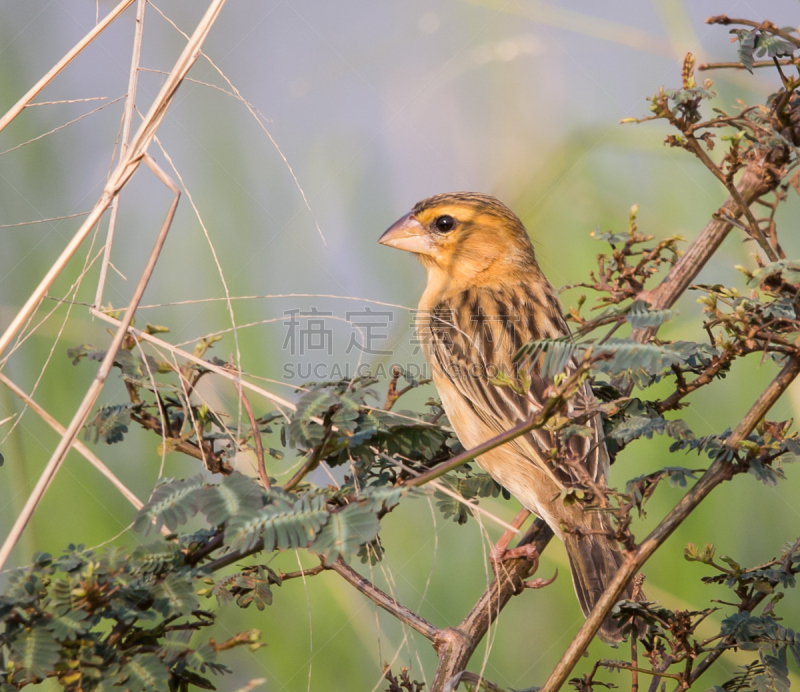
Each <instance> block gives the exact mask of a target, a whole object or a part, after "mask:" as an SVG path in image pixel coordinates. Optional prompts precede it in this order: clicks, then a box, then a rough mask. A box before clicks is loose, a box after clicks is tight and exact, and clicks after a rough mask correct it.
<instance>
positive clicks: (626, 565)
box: [541, 358, 800, 692]
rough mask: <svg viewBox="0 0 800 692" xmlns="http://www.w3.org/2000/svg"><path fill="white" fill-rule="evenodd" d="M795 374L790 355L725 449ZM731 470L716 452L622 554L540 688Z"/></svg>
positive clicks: (556, 677) (563, 673)
mask: <svg viewBox="0 0 800 692" xmlns="http://www.w3.org/2000/svg"><path fill="white" fill-rule="evenodd" d="M798 374H800V360H797V359H794V358H792V359H790V360H789V362H788V363H787V364H786V365H785V366H784V367H783V369H782V370H781V371H780V372H779V373H778V375H777V376H776V377H775V379H774V380H773V381H772V382H771V383H770V384H769V386H768V387H767V388H766V389H765V390H764V392H763V393H762V394H761V395H760V396H759V397H758V399H757V400H756V402H755V403H754V404H753V406H752V407H751V409H750V410H749V411H748V412H747V415H745V417H744V418H743V419H742V421H741V422H740V423H739V424H738V425H737V426H736V429H735V430H734V431H733V433H731V436H730V437H729V438H728V440H727V441H726V447H727V448H728V449H731V450H735V449H737V448H738V446H739V444H740V443H741V442H742V441H743V440H744V439H745V438H746V437H747V436H748V435H749V434H750V433H751V432H752V431H753V429H754V428H755V426H756V424H757V423H758V422H759V421H760V420H761V419H762V418H763V417H764V415H765V414H766V413H767V411H769V409H770V408H771V407H772V405H773V404H774V403H775V402H776V401H777V400H778V398H779V397H780V396H781V394H782V393H783V392H784V391H785V390H786V389H787V388H788V387H789V385H790V384H791V383H792V382H793V381H794V379H795V377H797V375H798ZM735 472H736V469H735V467H734V465H733V464H732V463H731V461H730V460H729V459H728V456H727V455H725V454H723V455H721V456H718V457H717V458H716V459H715V460H714V461H713V462H712V464H711V466H709V467H708V470H707V471H706V472H705V473H704V474H703V476H702V477H701V478H700V480H699V481H698V482H697V483H696V484H695V486H694V487H693V488H692V489H691V490H690V491H689V492H688V493H687V494H686V495H685V496H684V497H683V498H682V499H681V500H680V502H678V504H677V505H675V507H674V508H673V509H672V511H670V513H669V514H668V515H667V516H666V517H664V519H663V520H662V521H661V523H660V524H659V525H658V526H657V527H656V528H655V529H654V530H653V531H652V533H651V534H650V535H649V536H648V537H647V538H646V539H645V540H644V541H642V543H641V544H640V545H639V547H638V548H637V549H636V551H635V552H633V553H629V554H628V555H627V556H626V557H625V559H624V560H623V563H622V565H621V566H620V568H619V571H618V572H617V574H616V576H615V577H614V579H613V580H612V581H611V583H610V584H609V585H608V587H607V588H606V590H605V592H604V593H603V595H602V596H601V597H600V599H599V600H598V601H597V603H596V604H595V607H594V608H593V609H592V612H591V613H590V614H589V617H588V618H587V619H586V622H584V624H583V626H582V627H581V629H580V630H579V631H578V634H577V635H576V636H575V638H574V639H573V640H572V643H571V644H570V645H569V648H568V649H567V651H566V652H565V653H564V656H563V657H562V658H561V660H560V661H559V662H558V665H557V666H556V667H555V669H554V670H553V672H552V673H551V674H550V677H549V678H548V679H547V682H546V683H545V685H544V687H542V690H541V692H556V690H558V689H560V688H561V686H562V685H563V684H564V682H565V681H566V679H567V677H568V676H569V674H570V673H571V672H572V669H573V668H574V667H575V664H576V663H577V662H578V660H579V659H580V657H581V656H582V655H583V653H584V651H586V648H587V647H588V646H589V643H590V642H591V640H592V639H593V638H594V636H595V634H597V631H598V630H599V629H600V625H601V624H602V623H603V620H604V619H605V618H606V617H607V616H608V614H609V613H610V612H611V609H612V608H613V607H614V604H615V603H616V602H617V599H618V598H619V597H620V595H621V594H622V592H623V591H624V589H625V587H626V586H627V584H628V582H629V581H630V580H631V579H632V578H633V576H634V575H635V574H636V572H638V571H639V570H640V569H641V567H642V565H643V564H644V563H645V562H646V561H647V560H648V559H649V558H650V556H651V555H652V554H653V553H654V552H655V551H656V549H657V548H658V547H659V546H660V545H661V544H662V543H663V542H664V541H665V540H666V539H667V538H669V536H670V535H672V532H673V531H674V530H675V529H676V528H677V527H678V526H679V525H680V524H681V523H682V522H683V521H684V520H685V519H686V517H688V516H689V514H690V513H691V512H692V511H693V510H694V509H695V507H697V505H699V504H700V502H701V501H702V500H703V499H705V497H706V496H707V495H708V494H709V493H710V492H711V491H712V490H713V489H714V488H716V487H717V486H718V485H719V484H720V483H722V482H723V481H725V480H729V479H730V478H732V477H733V475H734V473H735Z"/></svg>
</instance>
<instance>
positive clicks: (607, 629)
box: [564, 514, 633, 643]
mask: <svg viewBox="0 0 800 692" xmlns="http://www.w3.org/2000/svg"><path fill="white" fill-rule="evenodd" d="M591 525H592V529H595V530H607V531H609V532H610V531H611V529H612V527H611V523H610V521H609V520H608V518H607V517H605V516H603V515H601V514H595V515H593V517H592V521H591ZM564 545H565V546H566V548H567V555H568V556H569V566H570V569H571V571H572V583H573V585H574V586H575V593H576V594H577V595H578V601H579V602H580V605H581V610H583V614H584V616H587V617H588V615H589V613H590V612H591V611H592V608H594V605H595V603H597V601H598V600H599V599H600V596H602V595H603V592H604V591H605V590H606V587H607V586H608V585H609V583H610V582H611V580H612V579H613V578H614V576H615V575H616V573H617V571H618V570H619V568H620V565H621V564H622V552H621V551H620V549H619V546H618V544H617V542H616V541H615V540H614V539H613V538H611V537H610V536H608V535H602V534H589V535H584V534H580V533H565V534H564ZM632 595H633V588H632V586H631V584H628V585H627V586H626V587H625V591H624V592H623V593H622V595H621V596H620V600H622V599H630V598H631V597H632ZM600 635H601V637H602V638H603V639H605V640H607V641H609V642H613V643H615V642H619V641H622V633H621V632H620V630H619V627H618V626H617V623H616V622H615V621H614V620H613V619H612V618H611V617H610V616H609V617H608V618H606V619H605V621H604V622H603V624H602V625H601V626H600Z"/></svg>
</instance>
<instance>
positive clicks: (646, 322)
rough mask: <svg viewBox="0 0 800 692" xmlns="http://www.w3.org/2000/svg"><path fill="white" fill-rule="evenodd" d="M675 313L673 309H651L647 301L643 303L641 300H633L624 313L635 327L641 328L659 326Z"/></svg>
mask: <svg viewBox="0 0 800 692" xmlns="http://www.w3.org/2000/svg"><path fill="white" fill-rule="evenodd" d="M675 314H676V313H675V311H674V310H653V309H652V308H651V307H650V305H649V303H645V302H644V301H643V300H634V301H633V302H632V303H631V305H630V308H628V312H627V313H626V314H625V319H626V320H627V321H628V322H630V323H631V325H632V326H633V327H634V328H635V329H643V328H645V327H660V326H661V325H662V324H664V322H666V321H667V320H671V319H672V318H673V317H674V315H675Z"/></svg>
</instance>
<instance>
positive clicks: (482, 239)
mask: <svg viewBox="0 0 800 692" xmlns="http://www.w3.org/2000/svg"><path fill="white" fill-rule="evenodd" d="M378 242H380V243H381V244H383V245H388V246H389V247H393V248H397V249H398V250H406V251H407V252H413V253H414V254H415V255H416V256H417V257H418V258H419V259H420V261H421V262H422V264H423V265H424V266H425V268H426V269H427V271H428V279H429V282H430V281H431V280H432V279H438V280H439V281H442V280H444V279H445V277H446V278H447V280H448V282H449V283H450V284H455V285H454V286H452V287H453V288H454V289H458V288H466V287H467V286H470V285H475V284H483V283H491V282H492V281H493V280H494V278H495V277H496V276H503V277H505V278H510V276H509V275H514V274H516V273H518V272H520V271H521V272H524V271H526V270H527V269H530V268H531V266H535V259H534V253H533V247H532V246H531V242H530V239H529V238H528V234H527V232H526V231H525V227H524V226H523V225H522V222H521V221H520V220H519V218H518V217H517V216H516V215H515V214H514V212H512V211H511V210H510V209H509V208H508V207H507V206H506V205H505V204H503V203H502V202H500V201H499V200H497V199H495V198H494V197H490V196H489V195H482V194H478V193H475V192H450V193H446V194H442V195H436V196H434V197H429V198H428V199H424V200H422V201H421V202H419V203H418V204H416V205H415V206H414V209H413V210H412V211H411V212H410V213H408V214H406V215H405V216H403V217H402V218H401V219H399V220H398V221H397V222H396V223H395V224H394V225H393V226H392V227H391V228H389V230H387V231H386V232H385V233H384V234H383V235H382V236H381V237H380V240H379V241H378ZM462 284H463V286H461V285H462Z"/></svg>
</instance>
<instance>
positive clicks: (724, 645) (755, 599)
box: [687, 538, 800, 686]
mask: <svg viewBox="0 0 800 692" xmlns="http://www.w3.org/2000/svg"><path fill="white" fill-rule="evenodd" d="M798 547H800V538H798V539H797V541H795V544H794V545H793V546H792V547H791V548H790V549H789V552H788V553H787V555H786V559H785V560H784V561H783V568H784V569H788V568H789V567H791V563H792V556H793V555H794V554H795V552H796V551H797V549H798ZM768 595H770V594H769V593H767V591H756V593H755V594H753V596H752V598H750V599H749V600H748V602H747V603H746V604H745V605H744V607H740V608H739V612H748V613H752V612H753V611H754V610H755V609H756V608H757V607H758V605H759V603H761V602H762V601H763V600H764V599H765V598H766V597H767V596H768ZM735 642H736V637H734V636H730V635H729V636H727V637H723V638H722V639H721V640H720V641H719V642H718V643H717V645H716V646H715V647H714V648H713V649H712V650H711V651H710V652H709V653H708V655H707V656H706V657H705V658H704V659H703V660H702V661H700V663H698V664H697V667H696V668H695V669H694V670H693V671H692V673H691V675H690V676H689V679H688V681H687V682H688V685H689V686H691V685H693V684H694V683H695V682H697V679H698V678H699V677H700V676H701V675H702V674H703V673H705V672H706V671H707V670H708V669H709V668H710V667H711V666H712V665H713V664H714V662H715V661H716V660H717V659H718V658H719V657H720V656H722V654H723V653H725V651H727V650H728V649H729V648H730V647H731V645H733V644H734V643H735Z"/></svg>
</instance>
